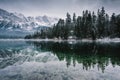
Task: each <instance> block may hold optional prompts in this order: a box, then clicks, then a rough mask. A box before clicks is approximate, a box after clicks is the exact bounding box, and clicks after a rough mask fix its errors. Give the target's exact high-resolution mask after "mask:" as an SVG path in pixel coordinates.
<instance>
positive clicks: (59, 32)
mask: <svg viewBox="0 0 120 80" xmlns="http://www.w3.org/2000/svg"><path fill="white" fill-rule="evenodd" d="M66 17H67V18H66V19H65V20H64V19H59V21H58V23H57V24H55V25H54V26H53V27H52V28H48V29H44V30H43V29H41V30H40V31H39V32H36V33H35V34H33V35H27V36H26V37H25V38H26V39H31V38H42V39H45V38H57V39H71V38H72V39H84V38H85V39H92V40H95V39H97V38H105V37H110V38H115V37H120V15H116V14H115V13H113V14H112V15H111V16H109V15H108V14H107V13H106V12H105V9H104V7H102V8H101V9H98V12H97V14H95V12H91V11H88V10H86V11H83V13H82V16H78V17H76V14H75V13H74V14H73V17H72V18H71V15H70V14H69V13H67V15H66Z"/></svg>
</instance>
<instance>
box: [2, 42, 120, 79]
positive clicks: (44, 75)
mask: <svg viewBox="0 0 120 80" xmlns="http://www.w3.org/2000/svg"><path fill="white" fill-rule="evenodd" d="M119 73H120V43H119V42H118V43H101V42H87V41H85V42H80V41H79V42H75V41H62V42H58V41H28V40H27V41H24V40H19V41H17V40H15V41H12V40H8V41H5V40H0V80H120V74H119Z"/></svg>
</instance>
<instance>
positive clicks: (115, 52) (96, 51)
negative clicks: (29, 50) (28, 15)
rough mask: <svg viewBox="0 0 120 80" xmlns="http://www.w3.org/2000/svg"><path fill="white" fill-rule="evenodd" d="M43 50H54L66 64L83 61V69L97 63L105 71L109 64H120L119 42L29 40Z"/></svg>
mask: <svg viewBox="0 0 120 80" xmlns="http://www.w3.org/2000/svg"><path fill="white" fill-rule="evenodd" d="M27 43H29V44H32V45H34V46H36V48H37V49H38V50H39V49H40V50H43V51H52V52H53V54H54V55H56V56H57V57H58V59H59V60H60V61H62V60H63V61H64V60H65V61H66V66H67V67H69V65H71V64H73V66H75V65H76V62H77V63H82V65H83V69H85V70H88V69H90V68H91V67H92V68H94V66H95V65H97V67H98V70H99V69H101V70H102V72H104V70H105V67H106V66H108V65H109V64H112V66H113V67H115V65H120V54H119V52H120V51H119V50H120V44H119V43H97V42H77V43H74V44H70V43H69V42H27Z"/></svg>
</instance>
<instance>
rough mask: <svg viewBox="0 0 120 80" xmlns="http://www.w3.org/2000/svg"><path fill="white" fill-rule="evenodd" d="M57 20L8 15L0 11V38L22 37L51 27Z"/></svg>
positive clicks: (43, 17) (46, 17) (16, 14)
mask: <svg viewBox="0 0 120 80" xmlns="http://www.w3.org/2000/svg"><path fill="white" fill-rule="evenodd" d="M57 21H58V18H53V17H48V16H46V15H44V16H36V17H32V16H28V17H26V16H24V15H23V14H21V13H16V12H15V13H10V12H8V11H6V10H3V9H0V37H1V38H6V37H15V36H17V37H24V36H25V35H27V34H31V33H33V32H35V31H38V30H40V29H42V28H47V27H51V26H52V25H53V24H55V23H57Z"/></svg>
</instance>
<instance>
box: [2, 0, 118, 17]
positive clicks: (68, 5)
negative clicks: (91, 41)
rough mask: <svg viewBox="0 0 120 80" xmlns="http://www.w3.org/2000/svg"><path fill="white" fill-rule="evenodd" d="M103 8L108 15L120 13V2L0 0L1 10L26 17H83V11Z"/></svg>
mask: <svg viewBox="0 0 120 80" xmlns="http://www.w3.org/2000/svg"><path fill="white" fill-rule="evenodd" d="M102 6H104V7H105V9H106V10H107V12H108V13H110V14H111V13H113V12H115V13H117V14H118V13H120V0H0V8H2V9H5V10H8V11H10V12H18V13H22V14H24V15H26V16H38V15H41V16H42V15H48V16H54V17H62V18H64V17H65V16H66V13H67V12H69V13H70V14H72V13H73V12H75V13H76V14H77V15H81V14H82V11H83V10H86V9H88V10H91V11H96V10H97V9H98V8H101V7H102Z"/></svg>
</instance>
